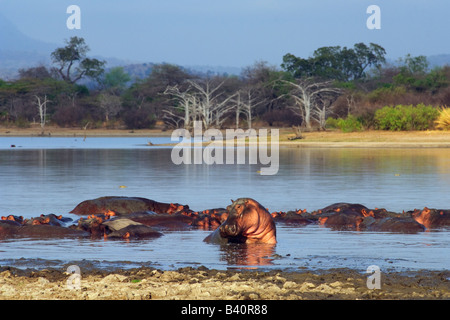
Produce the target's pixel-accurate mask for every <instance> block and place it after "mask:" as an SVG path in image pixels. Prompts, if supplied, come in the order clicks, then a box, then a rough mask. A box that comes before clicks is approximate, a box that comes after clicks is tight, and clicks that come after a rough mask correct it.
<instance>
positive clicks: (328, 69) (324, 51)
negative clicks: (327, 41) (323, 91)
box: [281, 43, 386, 81]
mask: <svg viewBox="0 0 450 320" xmlns="http://www.w3.org/2000/svg"><path fill="white" fill-rule="evenodd" d="M385 54H386V51H385V50H384V48H382V47H381V46H379V45H377V44H374V43H370V44H369V46H367V45H365V44H364V43H356V44H355V45H354V46H353V48H347V47H343V48H341V47H340V46H332V47H321V48H318V49H317V50H316V51H314V54H313V56H312V57H310V58H308V59H303V58H298V57H296V56H294V55H292V54H290V53H288V54H286V55H285V56H284V57H283V63H282V64H281V67H282V68H283V69H284V70H286V71H287V72H289V73H291V74H292V75H293V76H294V77H295V78H301V77H319V78H322V79H325V80H330V79H334V80H338V81H352V80H360V79H364V78H365V77H366V70H367V68H369V67H379V66H380V65H381V64H382V63H384V62H385V58H384V56H385Z"/></svg>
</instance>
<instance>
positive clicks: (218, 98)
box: [188, 78, 235, 129]
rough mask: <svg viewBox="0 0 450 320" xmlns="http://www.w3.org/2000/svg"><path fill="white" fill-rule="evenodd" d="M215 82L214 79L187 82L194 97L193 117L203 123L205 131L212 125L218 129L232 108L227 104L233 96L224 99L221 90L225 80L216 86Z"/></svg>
mask: <svg viewBox="0 0 450 320" xmlns="http://www.w3.org/2000/svg"><path fill="white" fill-rule="evenodd" d="M215 80H216V79H215V78H206V79H202V80H198V81H193V80H188V83H189V84H190V85H191V86H192V89H193V94H194V95H195V97H196V100H195V101H196V103H195V109H194V114H195V117H196V118H197V119H199V120H201V121H202V122H203V125H204V127H205V129H208V128H209V127H210V126H211V125H213V124H214V123H215V125H216V127H220V126H221V125H222V124H223V122H224V121H225V120H226V119H225V118H224V115H225V114H226V113H227V112H229V111H231V110H232V109H233V108H234V106H233V105H231V104H229V102H230V100H231V99H232V98H233V97H234V96H235V94H231V95H228V96H227V97H224V91H223V90H221V87H222V86H223V85H224V83H225V81H226V80H223V81H221V82H220V83H218V84H217V83H216V82H217V81H215Z"/></svg>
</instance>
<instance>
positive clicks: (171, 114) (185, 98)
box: [163, 85, 197, 129]
mask: <svg viewBox="0 0 450 320" xmlns="http://www.w3.org/2000/svg"><path fill="white" fill-rule="evenodd" d="M190 89H191V88H190V87H189V88H187V89H186V90H185V91H180V89H179V87H178V85H175V86H167V88H166V90H164V94H165V95H170V96H172V98H173V99H174V100H175V101H176V103H177V107H172V108H171V109H169V110H168V109H165V110H163V112H164V119H166V120H168V121H169V122H171V124H172V125H176V127H177V128H178V127H179V124H180V122H181V121H184V128H185V129H189V127H190V124H191V122H192V120H193V119H194V117H195V111H196V104H197V101H196V97H195V95H194V94H193V93H191V92H190ZM183 112H184V115H182V113H183Z"/></svg>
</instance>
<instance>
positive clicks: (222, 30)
mask: <svg viewBox="0 0 450 320" xmlns="http://www.w3.org/2000/svg"><path fill="white" fill-rule="evenodd" d="M71 4H76V5H78V6H79V7H80V8H81V30H68V29H67V27H66V20H67V18H68V17H69V15H68V14H67V13H66V9H67V7H68V6H69V5H71ZM371 4H375V5H378V6H379V7H380V8H381V30H368V29H367V27H366V20H367V18H368V17H369V15H368V14H367V13H366V9H367V7H368V6H369V5H371ZM0 12H1V13H2V14H3V15H4V16H6V17H7V18H9V20H11V21H12V22H13V23H14V24H15V25H16V26H17V27H18V28H19V29H20V30H21V31H22V32H23V33H25V34H26V35H28V36H30V37H32V38H35V39H38V40H42V41H46V42H51V43H55V44H57V45H61V44H62V43H63V40H64V39H67V38H69V37H71V36H74V35H77V36H82V37H84V38H85V39H86V42H87V43H88V45H89V46H90V48H91V54H95V55H102V56H105V57H118V58H121V59H127V60H129V61H140V62H162V61H166V62H171V63H176V64H181V65H222V66H236V67H242V66H247V65H251V64H253V63H254V62H255V61H258V60H264V61H268V62H269V63H271V64H274V65H277V66H279V65H280V63H281V62H282V57H283V55H284V54H286V53H288V52H289V53H292V54H294V55H297V56H301V57H308V56H309V55H311V54H312V52H313V51H314V50H315V49H317V48H319V47H322V46H331V45H340V46H353V44H355V43H357V42H365V43H369V42H374V43H377V44H380V45H381V46H383V47H384V48H385V49H386V51H387V53H388V57H390V58H392V59H396V58H398V57H403V56H405V55H406V54H407V53H411V54H412V55H420V54H424V55H434V54H441V53H450V41H449V38H450V37H449V34H450V24H449V20H450V19H449V17H448V15H449V14H450V1H448V0H431V1H430V0H369V1H368V0H226V1H224V0H222V1H217V0H157V1H156V0H125V1H124V0H107V1H106V0H105V1H101V0H69V1H68V0H0ZM0 32H1V31H0Z"/></svg>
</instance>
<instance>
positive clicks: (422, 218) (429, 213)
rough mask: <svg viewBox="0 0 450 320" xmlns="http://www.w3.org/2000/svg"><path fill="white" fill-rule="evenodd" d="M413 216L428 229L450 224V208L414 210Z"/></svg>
mask: <svg viewBox="0 0 450 320" xmlns="http://www.w3.org/2000/svg"><path fill="white" fill-rule="evenodd" d="M411 217H412V218H413V219H414V220H416V221H417V222H418V223H420V224H422V225H424V226H425V228H427V229H433V228H440V227H445V226H450V210H441V209H428V208H427V207H425V208H424V209H423V210H414V211H413V212H412V213H411Z"/></svg>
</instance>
